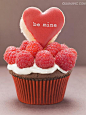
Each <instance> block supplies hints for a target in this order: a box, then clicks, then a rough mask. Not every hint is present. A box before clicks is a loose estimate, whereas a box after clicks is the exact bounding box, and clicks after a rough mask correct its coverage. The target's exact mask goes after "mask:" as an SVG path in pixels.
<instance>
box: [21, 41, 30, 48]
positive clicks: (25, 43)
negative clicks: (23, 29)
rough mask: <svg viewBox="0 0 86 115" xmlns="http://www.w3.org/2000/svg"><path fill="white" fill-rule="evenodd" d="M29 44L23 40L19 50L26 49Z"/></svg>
mask: <svg viewBox="0 0 86 115" xmlns="http://www.w3.org/2000/svg"><path fill="white" fill-rule="evenodd" d="M28 44H29V41H28V40H24V41H23V42H22V44H21V46H20V50H26V47H27V45H28Z"/></svg>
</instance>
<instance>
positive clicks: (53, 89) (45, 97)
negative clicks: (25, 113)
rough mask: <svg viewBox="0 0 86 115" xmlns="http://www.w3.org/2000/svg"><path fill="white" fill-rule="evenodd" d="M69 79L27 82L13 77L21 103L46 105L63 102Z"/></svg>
mask: <svg viewBox="0 0 86 115" xmlns="http://www.w3.org/2000/svg"><path fill="white" fill-rule="evenodd" d="M69 77H70V76H67V77H64V78H57V79H53V80H28V79H23V78H19V77H14V76H13V80H14V83H15V87H16V92H17V96H18V99H19V100H20V101H21V102H23V103H27V104H35V105H46V104H54V103H58V102H61V101H62V100H63V98H64V94H65V90H66V86H67V82H68V79H69Z"/></svg>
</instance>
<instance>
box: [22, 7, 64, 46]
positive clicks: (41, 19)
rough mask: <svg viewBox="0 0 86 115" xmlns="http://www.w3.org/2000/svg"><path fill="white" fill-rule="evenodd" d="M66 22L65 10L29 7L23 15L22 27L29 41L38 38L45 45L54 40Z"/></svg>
mask: <svg viewBox="0 0 86 115" xmlns="http://www.w3.org/2000/svg"><path fill="white" fill-rule="evenodd" d="M64 22H65V18H64V14H63V12H62V11H61V10H60V9H59V8H56V7H51V8H49V9H48V10H46V11H45V12H42V11H40V10H39V9H38V8H35V7H29V8H27V9H26V10H25V11H24V12H23V15H22V18H21V21H20V28H21V31H22V32H23V34H24V35H25V37H27V39H28V40H29V41H33V40H36V41H37V42H39V43H40V44H41V45H42V46H43V47H45V46H46V45H47V44H48V43H49V42H50V41H54V40H55V39H56V36H57V35H58V33H59V32H60V31H61V29H62V27H63V25H64Z"/></svg>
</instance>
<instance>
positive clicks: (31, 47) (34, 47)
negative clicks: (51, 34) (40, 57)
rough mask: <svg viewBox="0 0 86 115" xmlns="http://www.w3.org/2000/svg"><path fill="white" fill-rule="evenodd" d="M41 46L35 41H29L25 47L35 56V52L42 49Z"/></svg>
mask: <svg viewBox="0 0 86 115" xmlns="http://www.w3.org/2000/svg"><path fill="white" fill-rule="evenodd" d="M42 49H43V47H42V46H41V45H40V44H39V43H38V42H36V41H31V42H29V44H28V45H27V47H26V51H29V52H30V53H31V54H32V55H33V56H34V57H35V56H36V54H37V52H38V51H40V50H42Z"/></svg>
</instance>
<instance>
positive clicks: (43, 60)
mask: <svg viewBox="0 0 86 115" xmlns="http://www.w3.org/2000/svg"><path fill="white" fill-rule="evenodd" d="M64 23H65V17H64V14H63V12H62V11H61V10H60V9H59V8H55V7H52V8H49V9H48V10H46V11H45V12H42V11H40V10H39V9H38V8H35V7H30V8H27V9H26V10H25V11H24V13H23V15H22V18H21V20H20V28H21V32H23V34H24V36H25V37H26V39H27V40H24V41H23V42H22V44H21V46H20V47H19V48H16V47H14V46H10V47H8V48H7V49H6V51H5V53H4V60H5V61H6V62H7V63H8V66H7V68H8V70H9V73H10V74H11V75H12V77H13V80H14V83H15V87H16V92H17V96H18V99H19V100H20V101H21V102H23V103H27V104H35V105H46V104H54V103H58V102H61V101H62V100H63V98H64V94H65V90H66V86H67V82H68V79H69V77H70V74H71V71H72V68H73V67H74V66H75V62H76V59H77V52H76V51H75V50H74V49H73V48H69V47H68V46H66V45H65V44H60V43H57V42H54V40H55V39H56V37H57V35H58V34H59V33H60V32H61V29H62V27H63V26H64Z"/></svg>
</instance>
